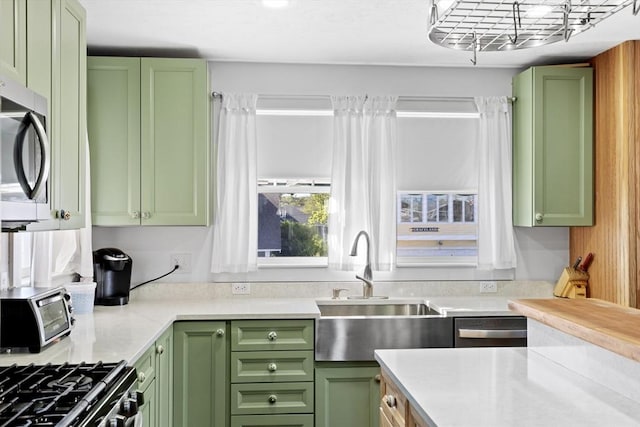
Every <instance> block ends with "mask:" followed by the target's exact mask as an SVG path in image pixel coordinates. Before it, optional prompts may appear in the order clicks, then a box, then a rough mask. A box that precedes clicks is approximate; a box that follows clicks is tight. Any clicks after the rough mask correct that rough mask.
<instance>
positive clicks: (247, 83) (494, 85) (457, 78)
mask: <svg viewBox="0 0 640 427" xmlns="http://www.w3.org/2000/svg"><path fill="white" fill-rule="evenodd" d="M209 68H210V72H211V88H212V90H214V91H217V92H243V93H258V94H261V95H329V94H365V93H368V94H391V95H400V96H403V95H404V96H418V95H420V96H437V97H469V96H499V95H510V94H511V77H512V76H513V75H514V74H515V73H516V72H518V71H519V70H515V69H506V68H500V69H488V68H426V67H380V66H332V65H299V64H253V63H218V62H213V63H210V64H209ZM214 130H215V127H214ZM568 236H569V233H568V229H567V228H552V229H551V228H536V229H524V228H519V229H516V245H517V254H518V267H517V269H516V272H515V279H516V280H548V281H555V280H556V279H557V277H558V276H559V274H560V272H561V270H562V268H563V267H564V266H566V265H567V264H568V262H569V260H568V256H569V238H568ZM93 242H94V249H97V248H102V247H109V246H113V247H118V248H120V249H122V250H124V251H125V252H127V253H129V254H130V255H131V256H132V258H133V262H134V264H133V277H132V282H133V283H134V284H136V283H139V282H142V281H144V280H147V279H151V278H154V277H156V276H159V275H161V274H163V273H165V272H167V271H169V270H170V269H171V267H172V265H171V262H170V259H171V258H170V256H171V254H173V253H184V252H188V253H191V254H193V259H192V273H182V274H179V273H174V274H172V275H170V276H168V277H167V278H165V279H162V280H163V281H167V282H205V281H211V280H213V279H214V278H213V277H212V275H211V274H210V273H209V269H210V268H209V267H210V260H211V247H212V244H211V243H212V229H211V228H210V227H126V228H105V227H94V233H93ZM404 270H405V272H404V273H405V274H406V273H407V271H409V272H411V270H410V269H404ZM318 272H319V270H311V271H310V270H304V271H298V272H294V273H291V274H290V275H289V277H290V280H298V281H300V280H308V279H311V278H313V277H319V276H318V274H317V273H318ZM413 272H414V273H415V270H413ZM414 276H415V274H414ZM352 277H353V272H344V273H342V272H341V273H333V274H331V275H324V276H323V277H322V278H321V279H320V280H350V279H352ZM378 277H379V278H383V277H384V276H380V275H378ZM469 277H470V278H471V276H469ZM430 278H431V279H433V280H437V279H439V280H442V279H444V278H446V274H444V273H442V274H440V275H436V276H433V277H430ZM476 278H477V277H476ZM230 279H231V278H230V277H224V276H218V277H216V280H230ZM237 279H238V280H259V279H263V280H282V276H279V275H278V273H277V272H274V271H273V270H268V271H262V272H260V274H259V275H258V276H256V275H248V276H245V277H237ZM458 279H459V277H458ZM403 280H416V278H407V277H403Z"/></svg>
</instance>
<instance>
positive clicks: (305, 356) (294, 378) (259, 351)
mask: <svg viewBox="0 0 640 427" xmlns="http://www.w3.org/2000/svg"><path fill="white" fill-rule="evenodd" d="M313 346H314V323H313V320H238V321H232V322H231V399H230V403H231V405H230V406H231V425H232V426H245V427H248V426H275V425H278V426H309V425H313V412H314V406H315V402H314V400H315V399H314V393H315V390H314V372H313V366H314V365H313V363H314V361H313V357H314V353H313ZM294 415H295V416H294Z"/></svg>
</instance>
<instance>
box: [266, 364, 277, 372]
mask: <svg viewBox="0 0 640 427" xmlns="http://www.w3.org/2000/svg"><path fill="white" fill-rule="evenodd" d="M267 369H268V370H269V372H275V371H277V370H278V365H276V364H275V363H269V366H267Z"/></svg>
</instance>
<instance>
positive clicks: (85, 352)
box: [0, 298, 320, 366]
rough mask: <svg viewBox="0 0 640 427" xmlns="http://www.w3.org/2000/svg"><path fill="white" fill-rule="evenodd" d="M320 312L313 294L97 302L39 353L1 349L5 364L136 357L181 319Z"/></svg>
mask: <svg viewBox="0 0 640 427" xmlns="http://www.w3.org/2000/svg"><path fill="white" fill-rule="evenodd" d="M319 315H320V313H319V311H318V307H317V306H316V304H315V300H313V299H310V298H279V299H266V298H237V299H218V300H213V299H209V300H199V299H184V300H171V299H166V300H162V299H160V300H150V301H133V302H130V303H129V304H127V305H124V306H115V307H104V306H95V307H94V311H93V313H92V314H76V315H74V317H75V318H76V324H75V326H74V328H73V330H72V331H71V335H70V336H68V337H65V338H62V339H61V340H60V341H59V342H56V343H54V344H52V345H50V346H49V347H47V348H46V349H45V350H43V351H42V352H40V353H36V354H30V353H12V354H0V366H7V365H11V364H13V363H17V364H19V365H24V364H29V363H35V364H43V363H64V362H70V363H79V362H83V361H84V362H96V361H99V360H101V361H103V362H115V361H120V360H126V361H127V362H129V363H133V362H135V361H136V360H137V359H138V358H139V357H140V356H141V355H142V353H143V352H144V350H145V349H146V348H147V347H148V346H149V345H150V344H151V343H153V342H154V341H155V340H156V338H158V337H159V336H160V335H161V334H162V332H164V330H166V328H167V327H168V326H169V325H171V324H172V323H173V322H174V321H176V320H234V319H273V318H277V319H314V318H316V317H318V316H319Z"/></svg>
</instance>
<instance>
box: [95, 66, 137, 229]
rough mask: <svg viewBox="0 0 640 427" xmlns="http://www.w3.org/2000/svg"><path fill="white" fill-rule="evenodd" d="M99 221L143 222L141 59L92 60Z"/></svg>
mask: <svg viewBox="0 0 640 427" xmlns="http://www.w3.org/2000/svg"><path fill="white" fill-rule="evenodd" d="M87 115H88V116H87V127H88V131H89V147H90V149H89V153H90V155H91V162H90V164H91V210H92V219H93V224H94V225H139V224H140V59H139V58H117V57H89V58H88V59H87Z"/></svg>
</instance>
